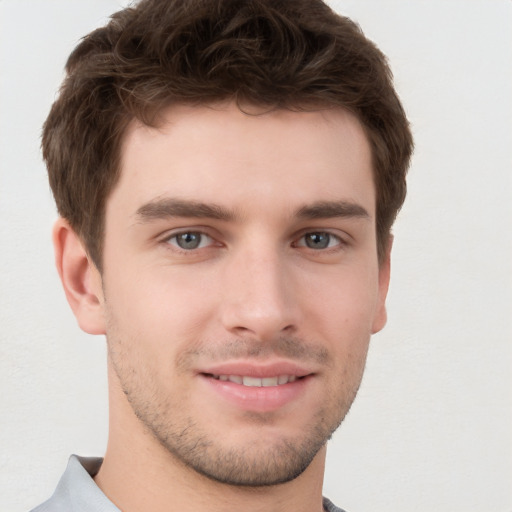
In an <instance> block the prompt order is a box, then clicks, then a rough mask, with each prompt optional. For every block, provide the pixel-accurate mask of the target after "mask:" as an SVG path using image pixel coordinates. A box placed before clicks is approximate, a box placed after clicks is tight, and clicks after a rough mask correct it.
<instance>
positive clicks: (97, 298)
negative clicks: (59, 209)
mask: <svg viewBox="0 0 512 512" xmlns="http://www.w3.org/2000/svg"><path fill="white" fill-rule="evenodd" d="M53 247H54V250H55V265H56V266H57V271H58V273H59V276H60V280H61V281H62V286H63V287H64V292H65V294H66V298H67V300H68V303H69V305H70V306H71V309H72V310H73V313H74V314H75V317H76V319H77V321H78V325H79V326H80V328H81V329H82V330H83V331H85V332H87V333H89V334H105V320H104V315H103V305H104V298H103V290H102V286H101V275H100V273H99V271H98V269H97V268H96V266H95V265H94V264H93V263H92V261H91V259H90V258H89V256H88V254H87V252H86V250H85V248H84V246H83V243H82V241H81V240H80V238H79V237H78V235H77V234H76V233H75V232H74V230H73V229H72V228H71V226H70V225H69V223H68V222H67V221H66V220H65V219H62V218H60V219H58V220H57V222H56V223H55V225H54V227H53Z"/></svg>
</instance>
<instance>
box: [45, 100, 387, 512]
mask: <svg viewBox="0 0 512 512" xmlns="http://www.w3.org/2000/svg"><path fill="white" fill-rule="evenodd" d="M178 235H179V236H178ZM54 243H55V247H56V261H57V268H58V269H59V273H60V275H61V278H62V281H63V284H64V288H65V291H66V295H67V298H68V300H69V302H70V304H71V306H72V308H73V311H74V313H75V315H76V317H77V320H78V322H79V324H80V326H81V328H82V329H84V330H85V331H86V332H89V333H93V334H106V336H107V344H108V354H109V358H108V364H109V393H110V432H109V442H108V447H107V452H106V455H105V460H104V463H103V465H102V467H101V469H100V472H99V473H98V475H97V476H96V477H95V480H96V482H97V484H98V485H99V486H100V488H101V489H102V490H103V491H104V492H105V494H106V495H107V496H108V497H109V498H110V499H111V500H112V501H113V502H114V503H115V504H116V505H117V506H118V507H119V508H121V509H122V510H124V511H126V512H134V511H142V510H152V511H156V512H159V511H163V510H169V504H172V507H171V508H172V509H173V510H180V511H185V512H186V511H188V510H191V511H192V510H197V509H198V507H201V508H202V509H207V510H212V511H214V510H219V511H220V510H226V508H227V507H229V508H230V509H231V508H239V509H241V510H247V511H251V510H254V511H256V510H265V511H272V510H276V511H277V510H282V511H286V510H290V511H291V510H292V509H293V510H294V511H295V512H296V511H301V510H304V511H306V510H307V511H312V510H316V511H318V512H319V511H320V510H321V509H322V505H321V491H322V480H323V470H324V460H325V443H326V441H327V439H328V438H329V437H330V435H331V434H332V432H333V431H334V430H335V429H336V428H337V427H338V425H339V424H340V423H341V421H342V420H343V418H344V416H345V414H346V413H347V411H348V409H349V408H350V405H351V403H352V401H353V399H354V397H355V395H356V392H357V389H358V387H359V384H360V381H361V377H362V373H363V369H364V364H365V360H366V353H367V349H368V344H369V340H370V336H371V334H373V333H375V332H377V331H379V330H380V329H381V328H382V327H383V326H384V324H385V321H386V312H385V297H386V293H387V287H388V282H389V252H388V255H387V257H386V258H385V259H384V261H383V262H381V263H380V264H379V262H378V260H377V246H376V238H375V188H374V183H373V179H372V168H371V154H370V147H369V144H368V141H367V139H366V136H365V134H364V131H363V129H362V128H361V126H360V124H359V122H358V121H357V119H356V118H355V117H353V116H352V115H351V114H349V113H347V112H345V111H344V110H341V109H338V108H333V109H327V110H319V111H315V112H290V111H274V112H269V113H262V114H261V115H256V116H254V115H251V116H250V115H246V114H243V113H242V112H240V110H239V109H238V108H237V107H236V106H235V105H233V104H218V105H213V106H201V107H199V106H194V107H189V106H175V107H172V108H171V109H169V111H168V112H167V114H166V121H165V122H164V123H163V124H162V126H160V127H159V128H158V129H155V128H149V127H145V126H142V125H140V124H138V123H133V124H132V125H131V127H130V128H129V130H128V132H127V134H126V137H125V140H124V145H123V149H122V169H121V178H120V181H119V183H118V184H117V185H116V187H115V189H114V191H113V192H112V194H111V196H110V197H109V199H108V201H107V206H106V227H105V244H104V253H103V265H104V269H103V273H102V274H101V275H100V274H99V273H98V271H97V270H96V268H95V267H94V265H93V264H92V263H91V261H90V259H89V258H88V255H87V252H86V251H85V250H84V248H83V246H82V243H81V241H80V240H79V239H78V237H77V236H76V235H75V233H74V232H73V231H72V229H71V228H70V227H69V225H68V224H67V223H66V221H65V220H63V219H61V220H59V221H58V222H57V224H56V226H55V230H54ZM194 244H198V245H197V246H195V245H194ZM180 245H181V246H180ZM226 364H227V365H228V370H226V372H230V371H231V370H232V369H233V368H239V367H240V365H242V366H243V370H241V371H243V372H244V373H250V372H253V373H258V372H267V373H272V372H273V371H274V370H273V368H274V369H275V371H274V373H280V372H281V371H283V372H285V373H293V372H294V371H295V373H300V375H299V377H301V378H300V379H298V381H296V382H295V383H289V384H285V386H287V388H286V389H288V390H292V391H290V396H288V395H286V393H285V396H284V398H283V396H281V395H282V390H283V388H282V387H278V388H279V391H277V392H275V393H274V392H273V391H269V388H259V389H260V390H263V391H261V392H260V391H258V392H257V396H256V395H255V394H254V393H253V394H252V395H250V393H249V394H248V395H247V396H245V394H244V393H245V390H247V388H246V387H245V386H242V385H237V384H229V385H227V387H225V389H224V387H223V385H220V384H219V381H214V379H212V377H211V374H210V373H209V372H210V371H212V368H213V369H214V370H215V369H216V368H220V366H219V365H221V366H222V365H226ZM230 365H231V366H230ZM237 365H238V366H237ZM290 368H291V369H290ZM233 371H234V370H233ZM212 373H215V371H212ZM219 373H222V371H219ZM226 389H227V391H226ZM274 389H276V388H274ZM252 391H254V389H252ZM252 391H251V392H252ZM272 393H274V395H272ZM276 393H277V394H276ZM279 393H281V395H280V394H279ZM234 395H236V398H235V399H233V396H234ZM278 395H279V397H280V398H279V400H278V401H277V402H276V401H275V400H274V398H275V397H276V396H278ZM255 396H256V399H254V397H255Z"/></svg>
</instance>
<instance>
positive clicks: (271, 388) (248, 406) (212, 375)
mask: <svg viewBox="0 0 512 512" xmlns="http://www.w3.org/2000/svg"><path fill="white" fill-rule="evenodd" d="M311 370H312V368H310V369H308V368H305V367H302V366H298V365H296V364H294V363H289V362H277V363H273V364H263V365H258V364H254V363H251V362H245V363H244V362H232V363H225V364H220V365H217V366H216V367H215V368H208V369H206V368H203V369H202V371H200V372H199V375H198V376H200V377H201V381H202V382H204V384H205V385H206V388H205V389H209V390H210V391H212V392H213V393H214V394H213V395H208V396H210V397H211V400H213V401H215V400H216V399H215V398H214V397H215V396H216V397H219V398H220V399H221V401H222V402H223V403H228V404H231V407H233V406H234V407H235V408H237V409H239V410H245V411H255V412H256V411H259V412H271V411H277V410H279V409H281V408H283V407H285V406H288V404H290V405H291V404H298V403H300V400H301V399H303V398H304V397H305V396H309V393H310V391H309V390H310V389H311V386H314V382H315V381H316V379H315V378H314V377H315V375H316V373H315V372H314V371H311Z"/></svg>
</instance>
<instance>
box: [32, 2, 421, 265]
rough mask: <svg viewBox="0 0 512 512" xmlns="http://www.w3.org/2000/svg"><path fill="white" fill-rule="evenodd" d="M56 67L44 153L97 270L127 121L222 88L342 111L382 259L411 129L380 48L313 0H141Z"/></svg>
mask: <svg viewBox="0 0 512 512" xmlns="http://www.w3.org/2000/svg"><path fill="white" fill-rule="evenodd" d="M212 6H213V7H212ZM66 71H67V76H66V79H65V81H64V83H63V85H62V88H61V91H60V95H59V97H58V99H57V101H56V102H55V103H54V105H53V107H52V109H51V112H50V114H49V116H48V119H47V121H46V123H45V126H44V131H43V142H42V146H43V156H44V158H45V160H46V163H47V167H48V172H49V178H50V184H51V187H52V190H53V193H54V196H55V200H56V203H57V208H58V211H59V213H60V215H61V216H62V217H64V218H65V219H67V220H68V222H69V223H70V225H71V226H72V227H73V229H74V230H75V232H76V233H77V234H78V235H79V236H80V237H81V238H82V240H83V242H84V244H85V246H86V248H87V250H88V252H89V254H90V256H91V258H92V260H93V261H94V263H95V264H96V266H97V267H98V269H99V270H101V268H102V245H103V241H104V224H105V205H106V201H107V199H108V197H109V195H110V193H111V192H112V190H113V189H114V187H115V185H116V183H117V181H118V179H119V175H120V151H121V145H122V142H123V138H124V135H125V132H126V129H127V127H128V126H129V125H130V123H132V122H133V121H135V120H136V121H138V122H141V123H143V124H145V125H149V126H158V124H159V123H161V122H162V119H161V116H160V114H161V112H162V111H163V110H165V109H166V108H168V107H170V106H172V105H179V104H192V105H198V104H199V105H201V104H203V105H205V104H210V103H214V102H218V101H222V100H233V101H235V103H237V104H238V105H239V106H240V108H241V109H242V110H243V109H245V108H247V109H248V110H249V111H250V110H251V108H250V106H257V107H258V109H259V111H261V110H262V109H263V110H271V109H292V110H314V109H319V108H326V107H332V106H337V107H342V108H344V109H346V110H348V111H350V112H352V113H353V114H354V115H355V116H356V117H357V119H359V121H360V123H361V124H362V126H363V128H364V130H365V132H366V135H367V137H368V140H369V142H370V146H371V151H372V159H373V179H374V183H375V189H376V236H377V250H378V255H379V258H380V259H381V260H382V257H383V255H384V253H385V248H386V246H387V244H388V241H389V236H390V230H391V226H392V224H393V222H394V220H395V217H396V215H397V212H398V211H399V209H400V207H401V205H402V203H403V201H404V198H405V193H406V182H405V175H406V171H407V168H408V164H409V159H410V155H411V151H412V138H411V133H410V130H409V125H408V122H407V119H406V117H405V114H404V111H403V108H402V106H401V104H400V101H399V99H398V97H397V95H396V93H395V90H394V88H393V84H392V75H391V72H390V69H389V67H388V65H387V63H386V59H385V57H384V55H383V54H382V53H381V52H380V51H379V50H378V49H377V47H376V46H375V45H374V44H373V43H372V42H371V41H369V40H368V39H366V38H365V36H364V35H363V33H362V32H361V30H360V29H359V27H358V26H357V25H356V24H355V23H353V22H352V21H351V20H349V19H348V18H344V17H342V16H339V15H337V14H335V13H334V12H333V11H332V10H331V9H330V8H329V7H327V6H326V5H325V4H324V3H323V2H321V1H320V0H318V1H317V0H296V1H288V0H278V1H272V2H270V1H265V0H250V1H246V0H243V1H242V0H222V1H216V2H212V1H210V0H190V1H186V2H182V1H181V0H179V1H178V0H176V1H165V2H164V1H161V0H145V1H142V2H140V3H138V4H137V5H135V7H130V8H127V9H125V10H123V11H120V12H118V13H117V14H115V15H114V16H112V19H111V21H110V23H109V24H108V25H107V26H105V27H102V28H99V29H97V30H95V31H94V32H92V33H91V34H89V35H88V36H86V37H85V38H84V39H83V40H82V42H81V43H80V44H79V45H78V46H77V48H76V49H75V50H74V52H73V53H72V54H71V56H70V57H69V60H68V62H67V65H66Z"/></svg>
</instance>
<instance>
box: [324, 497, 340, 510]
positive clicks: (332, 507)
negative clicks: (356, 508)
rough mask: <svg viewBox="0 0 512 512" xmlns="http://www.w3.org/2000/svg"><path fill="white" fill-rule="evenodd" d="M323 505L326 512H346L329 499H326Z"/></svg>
mask: <svg viewBox="0 0 512 512" xmlns="http://www.w3.org/2000/svg"><path fill="white" fill-rule="evenodd" d="M323 503H324V510H325V512H345V510H343V509H342V508H339V507H337V506H336V505H335V504H334V503H333V502H332V501H331V500H329V499H327V498H324V501H323Z"/></svg>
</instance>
